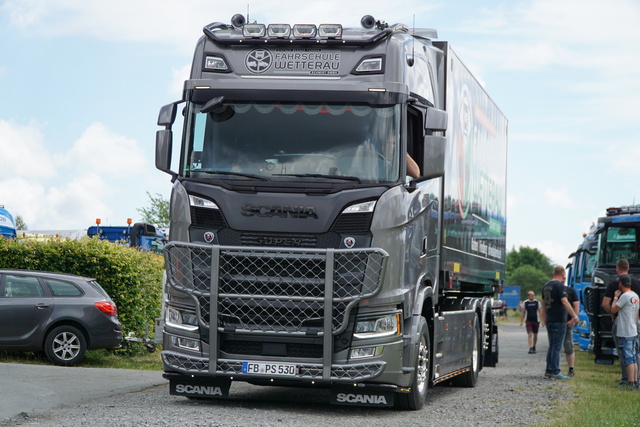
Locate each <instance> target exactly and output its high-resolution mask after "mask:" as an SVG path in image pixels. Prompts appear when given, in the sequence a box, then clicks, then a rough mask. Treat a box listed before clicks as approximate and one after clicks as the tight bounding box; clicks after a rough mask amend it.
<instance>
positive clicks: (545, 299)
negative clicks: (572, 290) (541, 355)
mask: <svg viewBox="0 0 640 427" xmlns="http://www.w3.org/2000/svg"><path fill="white" fill-rule="evenodd" d="M566 278H567V275H566V272H565V270H564V267H563V266H561V265H557V266H556V267H555V268H554V269H553V278H552V279H551V280H550V281H548V282H547V283H546V284H545V285H544V286H543V287H542V304H543V305H544V308H545V320H546V323H547V337H548V338H549V348H548V349H547V366H546V369H545V373H544V378H545V379H555V380H566V379H569V377H568V376H566V375H562V374H561V373H560V351H561V350H562V344H563V342H564V335H565V332H566V331H567V325H568V324H572V325H573V324H578V315H577V314H576V313H575V311H573V308H572V307H571V304H569V300H567V291H566V286H565V285H564V281H565V279H566ZM567 313H569V315H570V316H571V320H570V321H569V322H567Z"/></svg>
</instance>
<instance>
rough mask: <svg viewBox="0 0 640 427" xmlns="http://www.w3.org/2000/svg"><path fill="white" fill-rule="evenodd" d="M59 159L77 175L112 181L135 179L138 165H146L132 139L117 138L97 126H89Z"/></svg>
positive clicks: (95, 124) (103, 127) (142, 154)
mask: <svg viewBox="0 0 640 427" xmlns="http://www.w3.org/2000/svg"><path fill="white" fill-rule="evenodd" d="M63 157H64V158H65V161H64V163H65V164H66V165H72V168H73V169H75V170H76V171H78V173H87V172H94V173H98V174H101V175H102V176H105V177H114V178H115V177H132V176H137V175H138V174H139V168H140V165H143V164H146V163H148V162H147V160H146V159H145V156H144V153H143V151H142V149H141V148H140V146H139V145H138V143H137V142H136V141H135V140H134V139H131V138H127V137H125V136H123V135H117V134H115V133H113V132H111V131H109V130H108V129H107V128H106V127H105V126H104V125H103V124H101V123H93V124H91V125H90V126H89V127H88V128H87V129H86V130H85V131H84V133H83V134H82V136H80V138H79V139H78V140H77V141H76V142H75V144H74V145H73V147H72V148H71V150H70V151H69V152H68V153H65V154H64V155H63Z"/></svg>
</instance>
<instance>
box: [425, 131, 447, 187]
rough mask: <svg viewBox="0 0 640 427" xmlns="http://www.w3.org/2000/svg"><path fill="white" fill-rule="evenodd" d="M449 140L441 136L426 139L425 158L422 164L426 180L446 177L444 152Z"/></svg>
mask: <svg viewBox="0 0 640 427" xmlns="http://www.w3.org/2000/svg"><path fill="white" fill-rule="evenodd" d="M446 142H447V139H446V138H445V137H444V136H439V135H427V136H425V137H424V158H423V161H422V164H423V165H424V171H423V173H422V176H423V177H424V178H435V177H439V176H443V175H444V151H445V145H446Z"/></svg>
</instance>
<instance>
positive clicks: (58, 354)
mask: <svg viewBox="0 0 640 427" xmlns="http://www.w3.org/2000/svg"><path fill="white" fill-rule="evenodd" d="M86 350H87V341H86V340H85V338H84V335H83V334H82V332H80V331H79V330H78V329H77V328H74V327H73V326H69V325H63V326H58V327H57V328H54V329H53V330H52V331H51V332H49V334H48V335H47V338H46V340H45V342H44V352H45V353H46V354H47V357H48V358H49V360H51V361H52V362H53V363H54V364H56V365H60V366H73V365H75V364H77V363H78V362H80V360H82V358H83V357H84V353H85V351H86Z"/></svg>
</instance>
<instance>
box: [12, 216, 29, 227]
mask: <svg viewBox="0 0 640 427" xmlns="http://www.w3.org/2000/svg"><path fill="white" fill-rule="evenodd" d="M15 220H16V230H28V229H29V227H27V223H26V222H24V219H22V215H16V218H15Z"/></svg>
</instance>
